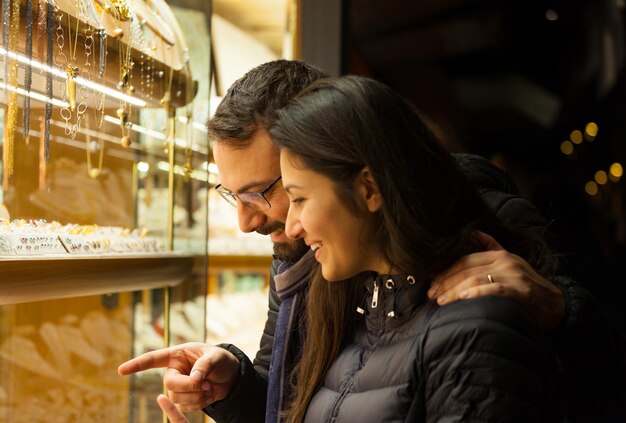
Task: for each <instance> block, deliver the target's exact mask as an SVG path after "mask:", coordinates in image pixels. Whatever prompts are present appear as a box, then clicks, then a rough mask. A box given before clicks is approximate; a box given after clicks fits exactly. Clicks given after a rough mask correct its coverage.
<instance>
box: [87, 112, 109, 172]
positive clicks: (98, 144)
mask: <svg viewBox="0 0 626 423" xmlns="http://www.w3.org/2000/svg"><path fill="white" fill-rule="evenodd" d="M85 125H86V129H87V134H86V140H85V153H86V154H87V175H89V177H90V178H93V179H96V178H98V176H100V175H102V163H103V160H104V140H103V139H101V138H98V141H92V140H91V134H90V131H89V120H88V119H87V120H86V124H85ZM92 149H93V150H97V151H98V152H99V154H98V166H97V167H93V166H92V164H91V150H92Z"/></svg>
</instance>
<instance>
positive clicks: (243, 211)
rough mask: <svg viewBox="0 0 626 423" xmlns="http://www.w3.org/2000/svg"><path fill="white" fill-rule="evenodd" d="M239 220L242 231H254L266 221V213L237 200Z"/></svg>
mask: <svg viewBox="0 0 626 423" xmlns="http://www.w3.org/2000/svg"><path fill="white" fill-rule="evenodd" d="M237 220H238V222H239V229H241V232H245V233H248V232H254V231H255V230H256V229H257V228H258V227H259V226H261V225H262V224H263V223H264V222H265V214H264V213H263V212H261V211H258V210H254V209H251V208H250V207H248V206H245V205H243V204H242V203H241V202H237Z"/></svg>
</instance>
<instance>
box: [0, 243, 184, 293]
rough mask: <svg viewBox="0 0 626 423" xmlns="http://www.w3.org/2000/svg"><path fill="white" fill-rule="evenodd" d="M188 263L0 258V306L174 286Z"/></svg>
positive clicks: (173, 258)
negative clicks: (0, 276)
mask: <svg viewBox="0 0 626 423" xmlns="http://www.w3.org/2000/svg"><path fill="white" fill-rule="evenodd" d="M193 264H194V257H193V256H191V255H178V254H146V255H128V256H126V255H106V256H72V257H65V256H45V257H3V258H1V259H0V275H2V278H1V280H0V305H6V304H16V303H25V302H31V301H42V300H50V299H58V298H68V297H80V296H87V295H101V294H110V293H115V292H127V291H138V290H143V289H153V288H163V287H166V286H174V285H178V284H180V283H181V282H183V281H185V280H186V279H187V278H188V277H190V276H191V273H192V270H193Z"/></svg>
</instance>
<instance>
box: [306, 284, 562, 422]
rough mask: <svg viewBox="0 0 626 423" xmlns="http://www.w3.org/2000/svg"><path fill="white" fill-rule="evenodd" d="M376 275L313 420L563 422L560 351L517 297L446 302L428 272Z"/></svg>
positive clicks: (313, 406)
mask: <svg viewBox="0 0 626 423" xmlns="http://www.w3.org/2000/svg"><path fill="white" fill-rule="evenodd" d="M366 284H367V288H368V296H367V297H366V304H367V311H366V314H365V318H364V319H363V320H362V321H361V322H360V323H359V326H358V328H357V330H356V334H355V337H354V339H353V342H352V343H350V344H349V345H348V346H346V347H345V348H344V349H343V350H342V351H341V353H340V354H339V356H338V357H337V359H336V360H335V362H334V363H333V364H332V366H331V368H330V370H329V371H328V373H327V375H326V378H325V380H324V382H323V384H322V386H321V387H320V389H319V390H318V391H317V392H316V394H315V395H314V396H313V398H312V400H311V403H310V405H309V408H308V411H307V415H306V418H305V423H329V422H333V423H353V422H364V423H366V422H371V423H378V422H412V423H413V422H414V423H419V422H443V421H446V422H452V421H481V422H487V421H489V422H496V421H500V422H548V421H559V420H558V419H556V418H554V416H553V414H557V415H558V411H559V410H558V407H557V409H556V410H552V409H551V407H552V405H553V404H558V401H554V400H553V399H552V397H551V396H552V394H553V392H555V390H554V389H553V388H552V383H553V380H552V375H553V372H554V369H555V366H554V362H553V360H552V355H551V353H550V352H549V349H548V346H547V343H546V342H545V339H544V338H543V334H542V333H541V331H540V330H539V328H538V327H537V326H536V324H535V323H534V322H533V321H532V320H531V319H530V317H529V316H528V315H527V313H526V312H525V311H524V310H522V309H521V307H520V306H519V305H517V303H515V302H514V301H512V300H509V299H506V298H501V297H486V298H479V299H476V300H469V301H461V302H456V303H453V304H450V305H448V306H444V307H438V306H437V305H436V303H434V302H432V301H430V302H429V301H427V299H426V290H427V289H428V286H429V283H428V281H425V282H421V283H420V282H417V283H415V282H414V279H413V280H412V279H411V278H407V277H401V276H398V275H394V276H389V275H387V276H382V277H381V276H378V275H376V276H372V277H371V278H370V279H369V280H368V281H367V282H366ZM375 286H376V287H380V288H379V289H374V288H375ZM374 299H377V303H375V302H374ZM391 311H393V315H394V316H395V317H390V316H389V313H390V312H391Z"/></svg>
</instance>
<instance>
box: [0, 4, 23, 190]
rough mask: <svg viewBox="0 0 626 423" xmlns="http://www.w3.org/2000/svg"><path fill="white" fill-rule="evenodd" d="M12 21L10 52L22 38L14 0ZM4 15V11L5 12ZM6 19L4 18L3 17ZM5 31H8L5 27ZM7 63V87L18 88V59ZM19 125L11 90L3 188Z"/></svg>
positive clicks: (9, 169)
mask: <svg viewBox="0 0 626 423" xmlns="http://www.w3.org/2000/svg"><path fill="white" fill-rule="evenodd" d="M10 11H11V19H10V31H9V51H15V52H16V51H18V44H19V37H20V1H19V0H13V2H12V3H11V10H10ZM3 13H4V10H3ZM3 18H4V16H3ZM3 29H6V27H4V28H3ZM5 62H8V63H9V73H8V78H7V77H5V87H7V85H9V86H12V87H17V70H18V69H17V59H14V58H11V59H9V58H8V57H6V58H5ZM16 125H17V92H16V91H15V90H11V91H9V93H8V106H7V117H6V124H5V127H4V143H3V146H2V165H3V168H4V172H3V186H4V187H5V188H8V185H9V178H10V177H11V175H13V164H14V162H13V160H14V148H15V126H16Z"/></svg>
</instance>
